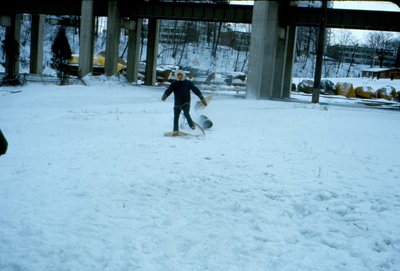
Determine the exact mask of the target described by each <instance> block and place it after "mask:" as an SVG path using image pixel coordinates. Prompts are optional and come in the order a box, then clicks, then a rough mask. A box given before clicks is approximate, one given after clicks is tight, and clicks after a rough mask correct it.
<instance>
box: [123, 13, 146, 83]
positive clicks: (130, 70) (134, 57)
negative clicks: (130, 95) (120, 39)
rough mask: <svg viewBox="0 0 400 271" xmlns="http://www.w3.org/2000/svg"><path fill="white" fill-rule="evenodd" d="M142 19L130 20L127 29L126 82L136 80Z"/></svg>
mask: <svg viewBox="0 0 400 271" xmlns="http://www.w3.org/2000/svg"><path fill="white" fill-rule="evenodd" d="M141 26H142V21H141V20H140V19H139V20H137V21H131V22H130V23H129V27H128V31H129V34H128V35H129V36H128V57H127V66H126V78H127V80H128V82H137V80H138V72H139V49H140V32H141Z"/></svg>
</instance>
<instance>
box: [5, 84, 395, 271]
mask: <svg viewBox="0 0 400 271" xmlns="http://www.w3.org/2000/svg"><path fill="white" fill-rule="evenodd" d="M88 82H89V86H83V85H71V86H63V87H60V86H55V85H53V84H42V83H29V84H28V85H26V86H24V87H17V88H10V87H2V88H0V128H1V129H2V130H3V132H4V134H5V135H6V137H7V139H8V141H9V150H8V152H7V154H6V155H5V156H2V157H0V210H1V211H0V270H2V271H11V270H12V271H15V270H21V271H22V270H24V271H25V270H29V271H31V270H32V271H43V270H146V271H147V270H163V271H165V270H174V271H176V270H185V271H186V270H227V271H235V270H238V271H239V270H240V271H242V270H251V271H256V270H279V271H289V270H304V271H312V270H315V271H321V270H324V271H333V270H335V271H336V270H345V271H348V270H352V271H366V270H370V271H376V270H392V271H395V270H400V220H399V217H400V171H399V167H400V161H399V157H398V155H399V151H400V144H399V142H400V126H399V119H400V111H398V110H377V109H372V108H367V107H362V106H346V105H339V104H337V103H338V102H336V103H328V104H324V105H322V104H321V105H315V104H310V103H309V102H304V101H300V100H304V98H301V97H304V96H300V95H297V94H295V95H293V97H294V99H293V101H286V102H284V101H266V100H246V99H243V95H240V94H235V92H232V94H226V93H223V94H220V95H218V96H216V97H215V99H214V100H212V101H211V103H210V104H209V106H208V107H207V108H206V109H204V110H203V111H200V112H196V111H195V110H194V109H192V114H193V116H195V115H196V114H200V113H201V114H205V115H207V116H208V117H209V118H210V119H211V120H212V121H213V122H214V127H212V129H210V130H209V131H207V133H206V136H205V137H196V138H182V137H176V138H171V137H164V136H163V133H164V132H165V131H168V130H170V129H171V128H172V107H173V99H172V97H170V98H169V99H168V100H167V102H162V101H161V100H160V98H161V95H162V93H163V91H164V89H165V88H164V87H145V86H131V85H128V84H124V83H120V82H116V81H113V80H105V79H104V78H103V77H98V78H97V79H89V80H88ZM205 94H207V93H205ZM196 100H197V98H196V96H194V95H193V101H196ZM296 100H298V101H296ZM343 100H344V99H343ZM338 101H340V99H338Z"/></svg>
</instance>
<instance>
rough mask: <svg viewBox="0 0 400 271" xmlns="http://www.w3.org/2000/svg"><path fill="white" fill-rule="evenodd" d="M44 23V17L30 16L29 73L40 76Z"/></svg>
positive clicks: (41, 70)
mask: <svg viewBox="0 0 400 271" xmlns="http://www.w3.org/2000/svg"><path fill="white" fill-rule="evenodd" d="M44 21H45V16H44V15H37V14H33V15H32V19H31V52H30V62H29V73H35V74H42V72H43V36H44Z"/></svg>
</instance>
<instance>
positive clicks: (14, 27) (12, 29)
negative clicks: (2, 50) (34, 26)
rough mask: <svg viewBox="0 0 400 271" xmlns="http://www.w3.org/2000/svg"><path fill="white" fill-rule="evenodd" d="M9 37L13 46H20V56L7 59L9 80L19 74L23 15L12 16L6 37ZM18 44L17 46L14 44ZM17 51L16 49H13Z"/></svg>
mask: <svg viewBox="0 0 400 271" xmlns="http://www.w3.org/2000/svg"><path fill="white" fill-rule="evenodd" d="M7 36H9V37H10V38H11V39H12V41H10V42H12V46H11V47H14V46H17V45H18V55H17V54H15V55H14V54H12V55H11V56H10V57H8V56H7V57H6V69H5V70H6V74H7V77H8V78H10V79H11V78H15V77H16V76H18V74H19V48H20V47H21V46H20V40H21V14H14V15H11V16H10V26H9V27H8V28H7V33H6V37H7ZM14 42H17V44H14ZM13 49H15V47H14V48H13Z"/></svg>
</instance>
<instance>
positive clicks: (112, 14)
mask: <svg viewBox="0 0 400 271" xmlns="http://www.w3.org/2000/svg"><path fill="white" fill-rule="evenodd" d="M120 36H121V15H120V8H119V0H109V1H108V19H107V40H106V64H105V74H106V75H107V76H112V75H114V74H116V73H117V72H118V69H117V68H118V59H119V40H120Z"/></svg>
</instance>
